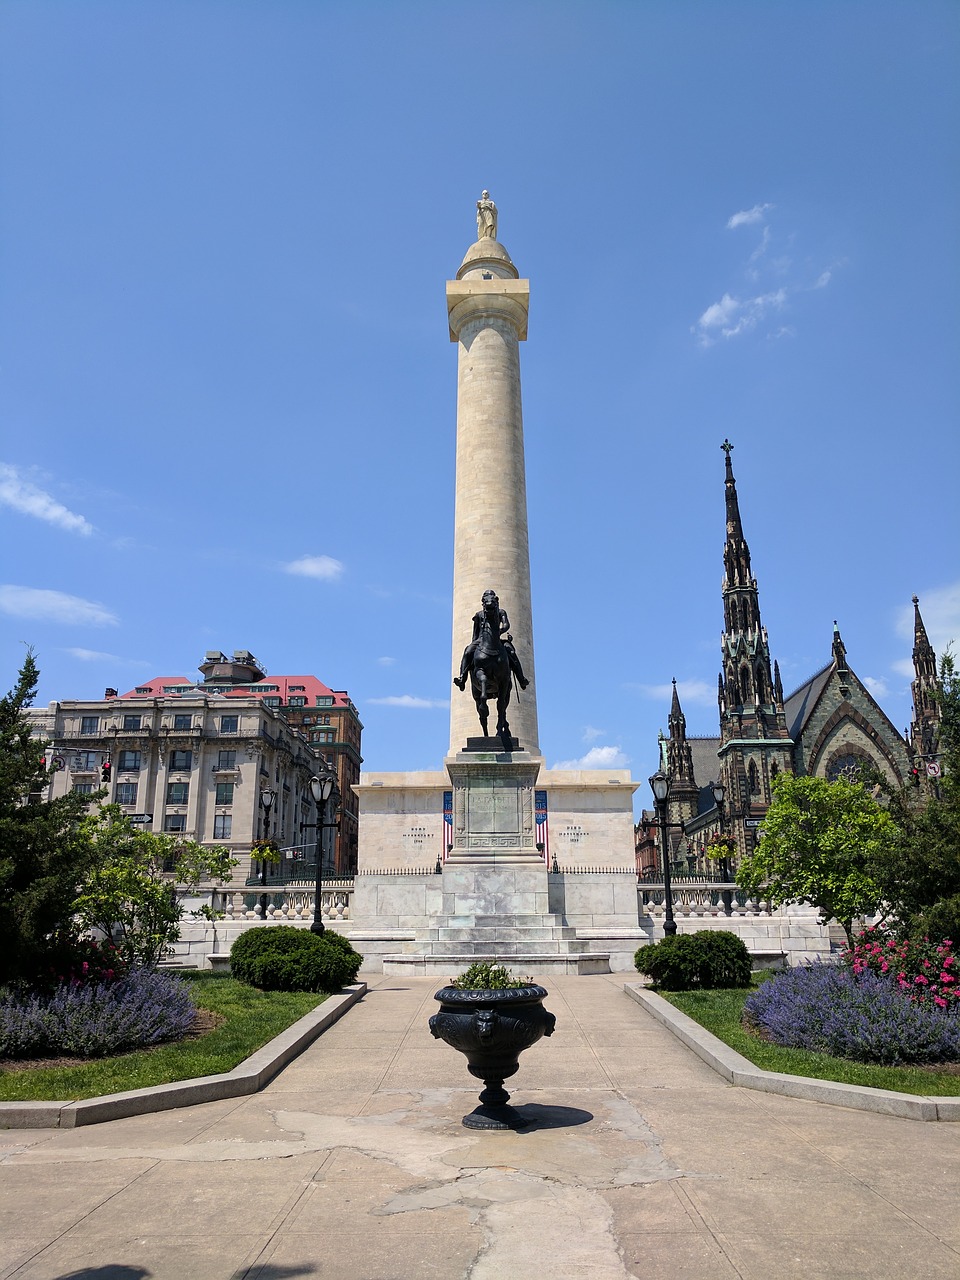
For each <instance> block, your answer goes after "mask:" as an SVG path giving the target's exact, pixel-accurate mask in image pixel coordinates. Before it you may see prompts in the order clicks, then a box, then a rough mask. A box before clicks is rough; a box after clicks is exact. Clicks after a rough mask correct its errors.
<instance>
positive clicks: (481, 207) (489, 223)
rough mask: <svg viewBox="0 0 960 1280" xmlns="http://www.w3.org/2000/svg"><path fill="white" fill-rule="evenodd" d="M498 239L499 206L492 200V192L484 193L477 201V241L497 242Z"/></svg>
mask: <svg viewBox="0 0 960 1280" xmlns="http://www.w3.org/2000/svg"><path fill="white" fill-rule="evenodd" d="M496 238H497V206H496V205H495V204H494V203H493V201H492V200H491V199H490V192H489V191H484V192H483V193H482V194H481V196H480V199H479V200H478V201H477V239H478V240H496Z"/></svg>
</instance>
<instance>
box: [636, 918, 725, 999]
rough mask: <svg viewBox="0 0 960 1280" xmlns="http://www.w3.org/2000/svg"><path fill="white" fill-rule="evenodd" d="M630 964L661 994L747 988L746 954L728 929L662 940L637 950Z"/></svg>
mask: <svg viewBox="0 0 960 1280" xmlns="http://www.w3.org/2000/svg"><path fill="white" fill-rule="evenodd" d="M634 963H635V964H636V966H637V969H638V970H639V971H640V973H644V974H646V975H647V976H648V977H649V978H652V979H653V983H654V986H657V987H662V988H663V989H664V991H689V990H690V989H691V988H692V987H700V988H716V987H749V985H750V953H749V951H747V948H746V946H745V944H744V943H743V941H742V939H741V938H739V937H738V936H737V934H735V933H731V932H730V931H729V930H728V929H701V930H700V931H699V932H697V933H678V934H675V935H674V936H673V937H666V938H664V939H663V940H662V941H661V942H655V943H653V944H652V945H651V946H645V947H640V948H639V950H638V951H637V953H636V955H635V957H634Z"/></svg>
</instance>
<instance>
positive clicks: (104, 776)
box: [100, 760, 110, 782]
mask: <svg viewBox="0 0 960 1280" xmlns="http://www.w3.org/2000/svg"><path fill="white" fill-rule="evenodd" d="M100 780H101V782H109V781H110V761H109V760H104V762H103V764H102V765H101V766H100Z"/></svg>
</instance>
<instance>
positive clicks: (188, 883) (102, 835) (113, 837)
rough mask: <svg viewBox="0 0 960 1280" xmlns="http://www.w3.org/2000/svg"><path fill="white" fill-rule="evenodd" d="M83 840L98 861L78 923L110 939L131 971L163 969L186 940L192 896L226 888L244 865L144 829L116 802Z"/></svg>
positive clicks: (225, 853) (80, 902) (78, 904)
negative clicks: (172, 947)
mask: <svg viewBox="0 0 960 1280" xmlns="http://www.w3.org/2000/svg"><path fill="white" fill-rule="evenodd" d="M82 834H83V835H84V837H85V838H86V839H87V841H88V842H89V845H90V848H91V850H92V851H93V858H92V864H91V866H90V869H89V871H88V873H87V875H86V877H85V879H84V883H83V886H82V889H81V891H80V893H79V895H78V896H77V898H76V901H75V902H74V911H75V913H76V918H77V922H78V924H79V925H80V927H81V928H83V929H99V930H100V931H101V932H103V933H105V934H108V935H109V936H110V937H111V938H112V940H113V942H114V943H115V944H116V946H117V949H118V950H119V952H120V955H121V956H122V957H123V959H124V960H126V962H127V963H128V964H130V965H135V966H149V967H152V966H155V965H156V964H158V963H159V961H160V959H161V958H162V956H163V953H164V950H165V949H166V947H168V946H169V944H170V943H171V942H176V940H177V938H179V936H180V922H181V920H182V918H183V915H184V911H185V907H184V901H183V900H184V898H185V897H187V896H189V895H190V894H192V893H196V891H197V890H198V889H199V888H200V887H201V886H202V885H203V883H204V882H205V881H213V882H214V883H215V884H218V885H220V884H225V883H226V882H227V881H228V880H229V879H230V876H231V873H232V871H233V868H234V867H235V866H236V865H237V859H236V858H232V857H231V856H230V852H229V850H227V849H224V848H223V847H222V846H219V845H218V846H215V847H213V848H207V847H206V846H204V845H202V844H197V843H196V841H194V840H184V839H181V838H179V837H175V836H169V835H159V834H155V833H154V832H151V831H144V830H142V828H140V827H138V826H134V824H133V823H132V822H130V820H129V819H128V818H127V816H126V815H125V814H124V813H123V812H122V811H121V810H120V809H119V808H118V807H117V805H115V804H108V805H102V806H100V808H99V809H98V810H97V812H96V813H93V814H90V815H89V816H88V817H87V818H86V819H85V820H84V822H83V824H82ZM167 867H170V868H172V870H170V871H166V870H165V868H167Z"/></svg>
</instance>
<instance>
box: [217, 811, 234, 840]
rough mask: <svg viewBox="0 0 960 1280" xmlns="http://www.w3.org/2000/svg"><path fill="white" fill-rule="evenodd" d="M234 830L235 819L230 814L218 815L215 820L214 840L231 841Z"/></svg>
mask: <svg viewBox="0 0 960 1280" xmlns="http://www.w3.org/2000/svg"><path fill="white" fill-rule="evenodd" d="M232 830H233V818H232V817H231V816H230V814H229V813H218V814H217V816H216V817H215V818H214V820H213V838H214V840H229V839H230V833H231V831H232Z"/></svg>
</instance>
